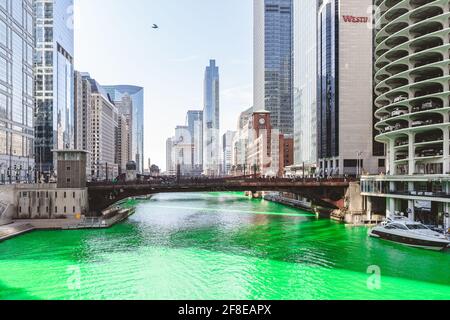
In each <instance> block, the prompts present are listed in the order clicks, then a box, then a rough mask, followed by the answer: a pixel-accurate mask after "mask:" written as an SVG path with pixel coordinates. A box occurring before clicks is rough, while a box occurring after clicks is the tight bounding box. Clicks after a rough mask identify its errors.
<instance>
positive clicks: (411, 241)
mask: <svg viewBox="0 0 450 320" xmlns="http://www.w3.org/2000/svg"><path fill="white" fill-rule="evenodd" d="M370 236H371V237H374V238H380V239H383V240H387V241H392V242H396V243H400V244H402V245H406V246H409V247H415V248H422V249H429V250H436V251H441V250H445V249H447V248H448V247H449V245H450V241H449V239H448V238H447V237H446V236H445V235H444V234H442V233H439V232H436V231H433V230H431V229H430V228H428V227H426V226H425V225H423V224H422V223H420V222H414V221H411V220H409V219H408V218H406V217H403V216H396V217H394V218H389V219H388V220H387V221H385V222H383V223H382V224H381V225H379V226H376V227H375V228H373V229H372V230H371V231H370Z"/></svg>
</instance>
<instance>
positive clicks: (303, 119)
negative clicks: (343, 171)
mask: <svg viewBox="0 0 450 320" xmlns="http://www.w3.org/2000/svg"><path fill="white" fill-rule="evenodd" d="M318 4H319V0H294V4H293V7H294V24H293V25H294V30H293V33H294V36H293V38H294V51H293V52H294V57H293V60H294V75H293V79H294V92H293V96H294V120H295V122H294V149H295V152H294V153H295V154H294V160H295V161H294V163H295V165H296V166H298V167H300V166H303V164H304V165H305V169H306V170H307V171H309V172H311V171H314V167H315V166H316V164H317V10H318ZM302 169H303V168H302Z"/></svg>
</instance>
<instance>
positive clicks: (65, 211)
mask: <svg viewBox="0 0 450 320" xmlns="http://www.w3.org/2000/svg"><path fill="white" fill-rule="evenodd" d="M22 212H23V210H22V207H19V213H22ZM45 212H46V213H49V208H48V207H45ZM75 212H76V208H75V206H73V207H72V213H75ZM37 213H38V214H40V208H39V207H38V208H37ZM54 213H58V207H57V206H56V207H55V212H54ZM64 213H67V207H64ZM28 214H31V207H28Z"/></svg>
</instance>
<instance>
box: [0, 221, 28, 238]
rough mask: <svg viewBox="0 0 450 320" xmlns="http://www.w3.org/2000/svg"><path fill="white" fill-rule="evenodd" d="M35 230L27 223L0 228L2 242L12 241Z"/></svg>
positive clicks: (16, 223) (14, 223)
mask: <svg viewBox="0 0 450 320" xmlns="http://www.w3.org/2000/svg"><path fill="white" fill-rule="evenodd" d="M35 229H36V228H35V227H34V226H33V225H31V224H29V223H26V222H13V223H10V224H6V225H3V226H0V241H4V240H8V239H11V238H13V237H16V236H19V235H22V234H24V233H28V232H31V231H33V230H35Z"/></svg>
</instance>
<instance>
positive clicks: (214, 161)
mask: <svg viewBox="0 0 450 320" xmlns="http://www.w3.org/2000/svg"><path fill="white" fill-rule="evenodd" d="M219 82H220V81H219V67H217V66H216V61H215V60H211V61H210V63H209V66H208V67H206V71H205V82H204V105H205V106H204V110H203V172H204V173H205V174H206V175H218V174H219V172H220V167H221V161H220V98H219V90H220V85H219V84H220V83H219Z"/></svg>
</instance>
